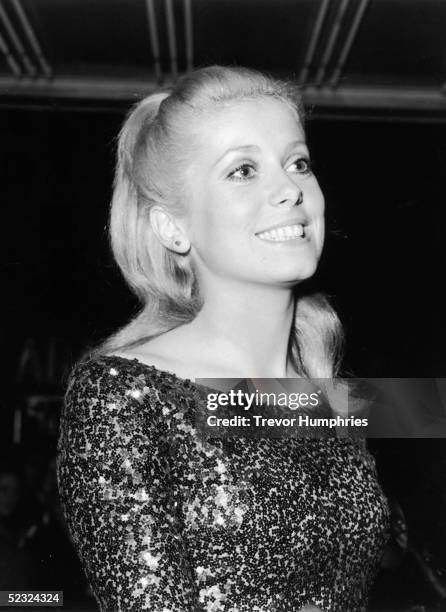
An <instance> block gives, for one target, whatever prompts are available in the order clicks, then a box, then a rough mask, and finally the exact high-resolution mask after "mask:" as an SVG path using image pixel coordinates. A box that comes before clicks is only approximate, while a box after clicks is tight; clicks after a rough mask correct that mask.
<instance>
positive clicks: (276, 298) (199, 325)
mask: <svg viewBox="0 0 446 612" xmlns="http://www.w3.org/2000/svg"><path fill="white" fill-rule="evenodd" d="M204 304H205V305H204V306H203V308H202V310H201V311H200V312H199V314H198V315H197V317H196V318H195V319H194V320H193V321H192V322H191V323H190V324H189V325H188V327H189V332H190V333H191V334H192V335H193V337H194V340H195V341H196V340H197V339H198V346H199V350H200V353H201V354H202V355H203V357H204V358H208V359H209V362H213V361H215V360H216V359H217V360H218V363H219V366H220V367H221V369H222V371H223V370H224V371H226V372H228V377H236V378H237V377H257V378H286V377H287V376H290V375H292V372H291V371H290V364H289V360H288V344H289V338H290V333H291V329H292V326H293V324H294V308H295V300H294V296H293V293H292V289H290V288H277V287H273V288H272V287H267V286H259V285H248V286H247V285H246V284H245V285H243V288H241V286H240V284H237V283H234V284H232V285H229V286H228V285H226V286H225V287H224V291H223V290H222V287H221V285H219V287H218V290H217V288H216V290H215V291H208V295H207V296H205V300H204ZM210 338H212V342H210V341H209V339H210Z"/></svg>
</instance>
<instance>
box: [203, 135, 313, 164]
mask: <svg viewBox="0 0 446 612" xmlns="http://www.w3.org/2000/svg"><path fill="white" fill-rule="evenodd" d="M299 145H305V146H306V145H307V143H306V142H305V140H293V141H292V142H290V143H289V144H288V145H287V146H286V148H285V156H286V155H288V154H289V153H290V151H292V150H293V149H295V148H296V147H298V146H299ZM259 151H260V147H258V146H257V145H242V146H240V147H232V148H230V149H227V150H226V151H225V152H224V153H223V155H220V157H219V158H218V159H217V161H216V162H215V164H214V165H215V166H216V165H217V164H218V163H220V162H221V160H222V159H223V158H224V157H226V155H228V154H229V153H253V152H255V153H257V152H259Z"/></svg>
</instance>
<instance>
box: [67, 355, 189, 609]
mask: <svg viewBox="0 0 446 612" xmlns="http://www.w3.org/2000/svg"><path fill="white" fill-rule="evenodd" d="M155 397H156V395H152V399H151V394H150V389H148V388H147V387H145V386H144V381H141V380H140V379H139V378H138V377H133V378H132V377H131V376H130V375H129V373H128V372H124V373H120V372H117V373H116V374H114V375H113V376H112V375H110V369H107V368H105V367H104V366H99V365H95V364H94V362H92V363H91V364H84V365H82V366H79V367H78V368H77V370H76V371H75V373H74V375H73V377H72V379H71V383H70V386H69V388H68V391H67V395H66V398H65V406H64V410H63V413H62V417H61V427H60V438H59V447H58V450H59V454H58V479H59V489H60V493H61V501H62V505H63V508H64V511H65V517H66V520H67V524H68V527H69V530H70V532H71V535H72V538H73V541H74V544H75V547H76V549H77V552H78V554H79V557H80V559H81V561H82V563H83V566H84V569H85V572H86V575H87V578H88V580H89V582H90V584H91V587H92V589H93V591H94V593H95V596H96V598H97V600H98V603H99V605H100V608H101V610H125V611H126V612H127V611H130V610H150V611H151V612H165V611H166V610H168V611H169V612H180V611H181V612H186V611H189V610H196V605H195V603H194V602H195V601H196V599H195V587H194V585H193V578H192V572H191V569H190V567H189V565H188V561H187V557H186V554H185V551H184V549H183V545H182V541H181V534H180V530H179V527H178V521H177V518H176V514H175V503H174V500H173V499H172V497H171V492H170V491H171V487H170V482H169V464H168V455H167V443H166V437H165V435H164V427H163V421H162V414H161V407H160V406H157V405H156V400H154V399H153V398H155Z"/></svg>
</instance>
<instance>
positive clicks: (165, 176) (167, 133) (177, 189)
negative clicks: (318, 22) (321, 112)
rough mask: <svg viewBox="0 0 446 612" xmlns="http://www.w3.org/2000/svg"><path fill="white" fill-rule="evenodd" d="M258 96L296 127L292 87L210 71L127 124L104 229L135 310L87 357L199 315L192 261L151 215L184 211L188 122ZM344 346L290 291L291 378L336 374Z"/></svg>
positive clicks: (310, 299) (325, 313) (335, 329)
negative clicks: (169, 244) (289, 113)
mask: <svg viewBox="0 0 446 612" xmlns="http://www.w3.org/2000/svg"><path fill="white" fill-rule="evenodd" d="M259 97H260V98H261V97H273V98H275V99H278V100H280V101H282V102H284V103H285V104H287V105H288V106H289V107H290V108H291V109H292V110H293V112H295V113H296V116H297V118H298V119H299V121H300V122H301V124H303V120H304V110H303V105H302V101H301V97H300V94H299V90H298V88H297V87H296V85H295V84H293V83H290V82H287V81H283V80H278V79H274V78H271V77H269V76H267V75H265V74H263V73H261V72H258V71H256V70H251V69H247V68H242V67H225V66H216V65H215V66H209V67H206V68H201V69H198V70H195V71H193V72H191V73H189V74H187V75H185V76H183V77H182V78H181V79H180V80H179V81H178V82H177V83H176V84H175V86H174V87H173V88H171V89H170V90H165V91H161V92H157V93H154V94H151V95H149V96H147V97H146V98H144V99H143V100H142V101H141V102H139V103H138V104H137V105H136V106H135V107H134V108H133V109H132V110H131V112H130V113H129V115H128V116H127V119H126V121H125V122H124V125H123V127H122V129H121V132H120V135H119V140H118V149H117V164H116V172H115V180H114V192H113V198H112V204H111V213H110V225H109V229H110V240H111V247H112V251H113V255H114V258H115V260H116V262H117V264H118V266H119V268H120V270H121V272H122V274H123V276H124V278H125V280H126V282H127V283H128V285H129V287H130V288H131V289H132V290H133V292H134V293H135V294H136V295H137V297H138V299H139V301H140V303H141V308H140V311H139V313H138V314H137V315H136V316H135V317H134V318H133V319H132V320H131V321H130V322H129V323H128V324H127V325H125V326H124V327H122V328H121V329H119V330H118V331H117V332H116V333H114V334H113V335H112V336H110V337H109V338H108V339H107V340H106V341H105V342H103V343H102V344H101V345H100V346H99V347H98V348H96V349H95V350H94V351H93V354H105V353H113V352H118V351H119V350H122V349H128V348H132V347H136V346H138V345H140V344H143V343H144V342H146V341H148V340H149V339H150V338H154V337H156V336H158V335H160V334H162V333H164V332H166V331H169V330H171V329H173V328H175V327H177V326H179V325H181V324H183V323H187V322H189V321H191V320H192V319H194V318H195V316H196V315H197V314H198V312H199V311H200V309H201V307H202V298H201V296H200V288H199V286H198V282H197V278H196V274H195V272H194V269H193V266H192V262H191V258H190V257H189V256H188V255H181V254H178V253H175V252H173V251H170V250H168V249H166V248H165V247H164V246H163V245H161V244H160V242H159V240H158V239H157V238H156V236H155V235H154V233H153V231H152V229H151V225H150V223H149V211H150V209H151V207H152V206H153V205H155V204H159V205H162V206H163V207H165V208H166V209H168V210H170V211H171V212H172V213H173V214H178V215H181V214H183V213H184V207H183V202H182V199H181V197H179V194H183V197H184V193H185V187H184V185H181V182H179V180H178V179H177V178H176V177H181V175H182V172H181V167H182V165H183V164H187V161H188V159H189V158H190V154H191V150H190V147H191V145H190V137H189V138H188V130H187V128H188V126H189V125H190V123H191V120H193V119H196V118H197V117H199V116H200V114H202V113H204V112H206V111H207V110H209V109H210V110H212V107H214V108H215V105H220V106H221V105H222V104H224V103H226V102H231V101H236V100H242V99H256V98H259ZM180 181H181V179H180ZM341 348H342V328H341V324H340V322H339V319H338V317H337V315H336V313H335V311H334V310H333V308H332V307H331V306H330V304H329V302H328V300H327V299H326V297H325V296H324V295H323V294H321V293H317V294H313V295H305V296H303V295H301V296H299V295H298V294H297V293H296V306H295V321H294V327H293V330H292V333H291V336H290V342H289V357H290V359H291V361H292V363H293V365H294V367H295V369H296V371H297V372H298V373H299V374H300V375H302V376H309V377H313V378H324V377H327V378H329V377H331V376H334V375H335V374H336V373H337V371H338V367H339V362H340V355H341ZM91 354H92V353H90V355H91Z"/></svg>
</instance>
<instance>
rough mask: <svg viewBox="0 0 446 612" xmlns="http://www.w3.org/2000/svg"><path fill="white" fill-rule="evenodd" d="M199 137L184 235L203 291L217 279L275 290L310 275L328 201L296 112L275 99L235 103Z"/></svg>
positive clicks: (188, 182)
mask: <svg viewBox="0 0 446 612" xmlns="http://www.w3.org/2000/svg"><path fill="white" fill-rule="evenodd" d="M196 139H197V144H198V146H196V147H195V153H194V156H193V161H192V162H191V164H190V166H189V168H188V171H187V173H186V185H187V193H188V202H187V210H188V212H187V219H186V225H187V227H186V233H187V236H188V238H189V240H190V243H191V257H192V258H193V262H194V264H195V266H196V268H197V270H198V274H199V278H200V281H201V282H202V283H204V286H206V280H207V279H212V278H215V277H219V278H220V279H231V280H240V281H243V282H252V283H262V284H268V285H271V284H275V285H278V286H292V285H294V284H296V283H297V282H299V281H301V280H304V279H306V278H308V277H310V276H311V275H312V274H313V273H314V272H315V270H316V267H317V262H318V259H319V257H320V254H321V250H322V245H323V240H324V217H323V215H324V198H323V195H322V192H321V190H320V188H319V185H318V182H317V180H316V178H315V176H314V175H313V174H312V172H311V168H310V162H309V154H308V149H307V146H306V144H305V137H304V133H303V130H302V127H301V125H300V123H299V122H298V120H297V117H296V115H295V113H294V112H293V111H292V110H291V109H290V108H289V107H288V106H287V105H286V104H285V103H283V102H281V101H279V100H276V99H269V98H259V99H256V100H243V101H238V102H233V103H230V104H228V105H225V106H224V107H223V108H221V109H219V110H217V111H216V112H214V113H213V114H212V115H207V116H206V118H205V119H204V120H203V121H201V123H200V124H199V127H198V128H197V132H196ZM274 228H275V229H274ZM278 228H282V229H278Z"/></svg>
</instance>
